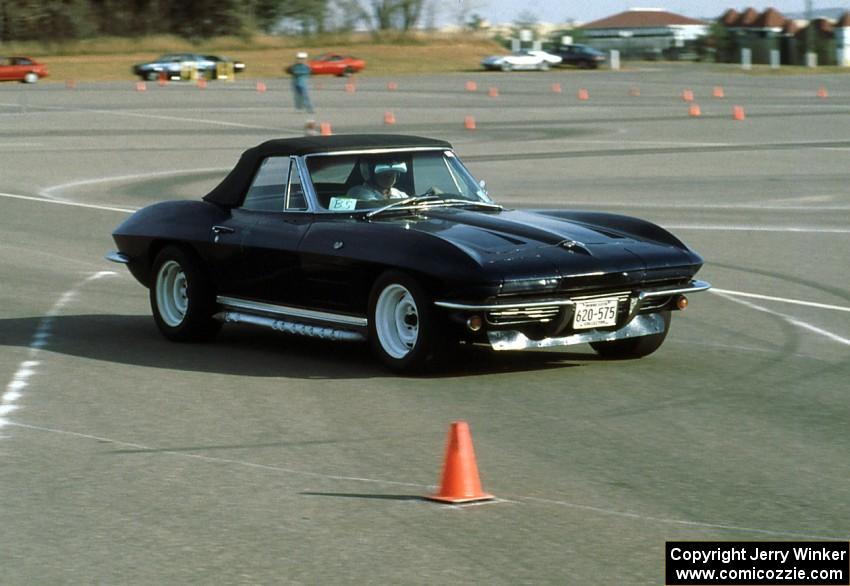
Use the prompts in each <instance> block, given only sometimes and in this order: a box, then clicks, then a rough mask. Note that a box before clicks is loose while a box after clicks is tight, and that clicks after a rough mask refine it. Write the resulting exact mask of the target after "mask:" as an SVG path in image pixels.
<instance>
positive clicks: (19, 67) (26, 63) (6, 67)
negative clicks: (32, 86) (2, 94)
mask: <svg viewBox="0 0 850 586" xmlns="http://www.w3.org/2000/svg"><path fill="white" fill-rule="evenodd" d="M42 77H47V66H46V65H44V64H43V63H39V62H38V61H36V60H35V59H30V58H29V57H0V81H22V82H24V83H35V82H37V81H38V80H39V79H41V78H42Z"/></svg>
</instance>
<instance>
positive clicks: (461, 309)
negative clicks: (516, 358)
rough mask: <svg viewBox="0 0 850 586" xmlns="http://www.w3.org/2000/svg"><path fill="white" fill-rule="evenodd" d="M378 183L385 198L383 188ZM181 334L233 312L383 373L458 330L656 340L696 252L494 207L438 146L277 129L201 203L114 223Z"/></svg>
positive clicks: (203, 333)
mask: <svg viewBox="0 0 850 586" xmlns="http://www.w3.org/2000/svg"><path fill="white" fill-rule="evenodd" d="M386 194H389V195H386ZM113 238H114V239H115V243H116V244H117V246H118V250H117V251H115V252H111V253H109V254H108V255H107V258H108V259H109V260H112V261H115V262H119V263H124V264H126V265H127V266H128V268H129V270H130V272H131V273H132V274H133V275H134V276H135V277H136V279H138V281H139V282H140V283H141V284H143V285H144V286H145V287H148V288H149V289H150V302H151V307H152V311H153V317H154V320H155V321H156V324H157V326H158V327H159V329H160V331H161V332H162V334H163V335H164V336H165V337H166V338H168V339H171V340H175V341H190V340H198V339H204V338H209V337H211V336H213V335H214V334H215V333H216V332H217V331H218V329H219V327H220V326H221V324H222V323H223V322H225V323H227V322H243V323H249V324H255V325H258V326H265V327H267V328H272V329H275V330H279V331H282V332H287V333H292V334H302V335H307V336H315V337H320V338H326V339H332V340H351V341H355V340H368V341H369V342H370V343H371V345H372V347H373V349H374V351H375V353H376V354H377V356H378V357H379V358H380V359H381V360H382V361H383V362H384V363H385V364H386V365H388V366H389V367H390V368H392V369H394V370H407V369H415V368H417V367H421V366H422V365H423V364H425V363H426V362H427V361H428V360H429V359H430V358H431V357H432V356H433V355H434V353H435V352H436V351H437V350H439V349H445V348H449V347H450V346H451V344H450V343H452V342H455V341H463V342H466V343H471V344H483V345H488V346H490V347H491V348H493V349H494V350H524V349H537V348H550V347H560V346H567V345H571V344H579V343H583V342H589V343H590V344H591V345H592V347H593V348H595V349H596V351H597V352H598V353H599V354H601V355H602V356H605V357H640V356H645V355H647V354H650V353H651V352H653V351H655V350H656V349H657V348H658V347H659V346H660V345H661V343H662V342H663V340H664V338H665V336H666V335H667V331H668V329H669V327H670V320H671V313H672V312H673V311H675V310H680V309H684V308H685V307H686V305H687V299H686V297H685V295H686V294H689V293H693V292H697V291H703V290H705V289H708V287H709V284H708V283H705V282H702V281H696V280H694V279H693V277H694V274H695V273H696V272H697V271H698V270H699V268H700V267H701V266H702V262H703V261H702V258H700V256H699V255H698V254H697V253H695V252H694V251H692V250H690V249H689V248H688V247H687V246H685V245H684V244H683V243H682V242H681V241H680V240H678V239H677V238H676V237H675V236H673V235H672V234H670V233H669V232H667V231H666V230H664V229H662V228H660V227H658V226H656V225H653V224H651V223H649V222H646V221H643V220H639V219H636V218H632V217H627V216H620V215H613V214H607V213H600V212H590V211H569V210H537V211H533V210H510V209H505V208H503V207H502V206H500V205H498V204H496V203H494V202H493V201H492V200H491V199H490V196H489V195H488V194H487V192H486V191H485V190H484V188H483V185H482V184H480V183H479V182H477V181H476V180H475V179H473V177H472V176H471V175H470V173H469V172H468V171H467V170H466V168H465V167H464V166H463V164H462V163H461V162H460V159H459V158H458V157H457V155H456V154H455V153H454V151H453V150H452V147H451V145H450V144H449V143H447V142H444V141H442V140H434V139H428V138H421V137H414V136H400V135H341V136H315V137H305V138H293V139H280V140H271V141H268V142H265V143H263V144H261V145H259V146H257V147H254V148H251V149H249V150H247V151H246V152H245V153H244V154H243V155H242V158H241V159H240V160H239V162H238V163H237V164H236V166H235V167H234V169H233V170H232V171H231V172H230V174H229V175H228V176H227V177H225V178H224V180H223V181H222V182H221V183H220V184H219V185H218V186H217V187H216V188H215V189H213V190H212V191H211V192H210V193H208V194H207V195H206V196H205V197H204V198H203V200H202V201H168V202H162V203H158V204H154V205H151V206H148V207H146V208H143V209H142V210H139V211H138V212H136V213H135V214H133V215H132V216H131V217H130V218H128V219H127V220H126V221H125V222H124V223H122V224H121V225H120V226H119V227H118V228H117V229H116V230H115V232H114V233H113Z"/></svg>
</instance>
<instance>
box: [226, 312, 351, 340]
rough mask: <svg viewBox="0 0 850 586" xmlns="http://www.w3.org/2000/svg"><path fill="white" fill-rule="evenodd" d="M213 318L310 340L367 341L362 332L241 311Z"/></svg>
mask: <svg viewBox="0 0 850 586" xmlns="http://www.w3.org/2000/svg"><path fill="white" fill-rule="evenodd" d="M213 318H215V319H217V320H219V321H221V322H224V323H243V324H252V325H255V326H260V327H264V328H269V329H272V330H276V331H278V332H283V333H285V334H295V335H296V336H308V337H310V338H320V339H322V340H334V341H337V342H362V341H363V340H365V339H366V336H365V335H364V334H362V333H360V332H354V331H350V330H341V329H337V328H329V327H326V326H312V325H308V324H302V323H298V322H292V321H286V320H282V319H275V318H273V317H265V316H262V315H253V314H250V313H244V312H241V311H220V312H218V313H216V314H215V315H214V316H213Z"/></svg>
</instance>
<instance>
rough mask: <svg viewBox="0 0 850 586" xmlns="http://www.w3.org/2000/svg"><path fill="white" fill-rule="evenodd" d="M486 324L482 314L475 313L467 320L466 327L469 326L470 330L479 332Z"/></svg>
mask: <svg viewBox="0 0 850 586" xmlns="http://www.w3.org/2000/svg"><path fill="white" fill-rule="evenodd" d="M483 325H484V321H483V320H482V319H481V316H480V315H473V316H472V317H470V318H469V319H468V320H466V327H468V328H469V331H470V332H477V331H479V330H480V329H481V326H483Z"/></svg>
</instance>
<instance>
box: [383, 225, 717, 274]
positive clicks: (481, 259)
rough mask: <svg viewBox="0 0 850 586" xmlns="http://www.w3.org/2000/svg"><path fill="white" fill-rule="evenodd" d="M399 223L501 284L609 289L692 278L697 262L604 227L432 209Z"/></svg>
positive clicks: (686, 253)
mask: <svg viewBox="0 0 850 586" xmlns="http://www.w3.org/2000/svg"><path fill="white" fill-rule="evenodd" d="M388 221H393V222H394V221H403V222H404V223H405V225H406V227H407V229H409V230H415V231H417V232H420V233H427V234H429V235H430V236H432V237H434V238H439V239H441V240H444V241H446V242H448V243H450V244H452V245H453V246H455V247H457V248H459V249H461V250H462V251H464V252H465V253H466V254H467V255H468V256H470V257H471V258H472V259H473V260H475V261H476V262H477V263H478V264H479V265H480V266H482V267H484V268H486V269H488V270H489V271H492V272H495V273H497V274H498V275H500V276H501V278H502V279H503V280H515V279H527V278H540V277H556V278H559V279H560V280H561V281H562V282H563V283H564V284H565V285H566V284H568V283H570V282H575V283H576V284H582V283H584V282H585V281H586V280H587V279H588V278H590V279H591V280H592V281H594V282H595V283H597V284H598V283H599V282H600V278H601V280H602V281H605V280H606V277H601V276H602V275H609V276H608V277H607V279H608V280H609V281H610V284H611V285H619V284H626V283H638V282H644V281H647V280H660V279H667V278H684V277H689V276H691V275H693V274H694V273H695V272H696V270H697V269H698V268H699V267H700V265H701V264H702V259H700V258H699V256H697V255H696V254H694V253H692V252H691V251H690V250H688V249H687V248H686V247H683V246H676V245H675V244H671V243H670V242H662V241H655V240H651V239H648V238H641V237H636V236H633V235H631V234H629V233H627V232H624V231H620V230H617V229H614V228H611V227H610V226H599V225H592V224H588V223H586V222H576V221H573V220H569V219H565V218H560V217H554V216H551V215H547V214H544V213H538V212H531V211H521V210H509V211H503V212H499V213H482V212H476V211H470V210H462V209H458V208H435V209H432V210H428V211H426V212H423V213H422V215H421V216H417V217H416V218H415V219H412V218H410V217H406V218H405V219H404V220H388Z"/></svg>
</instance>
